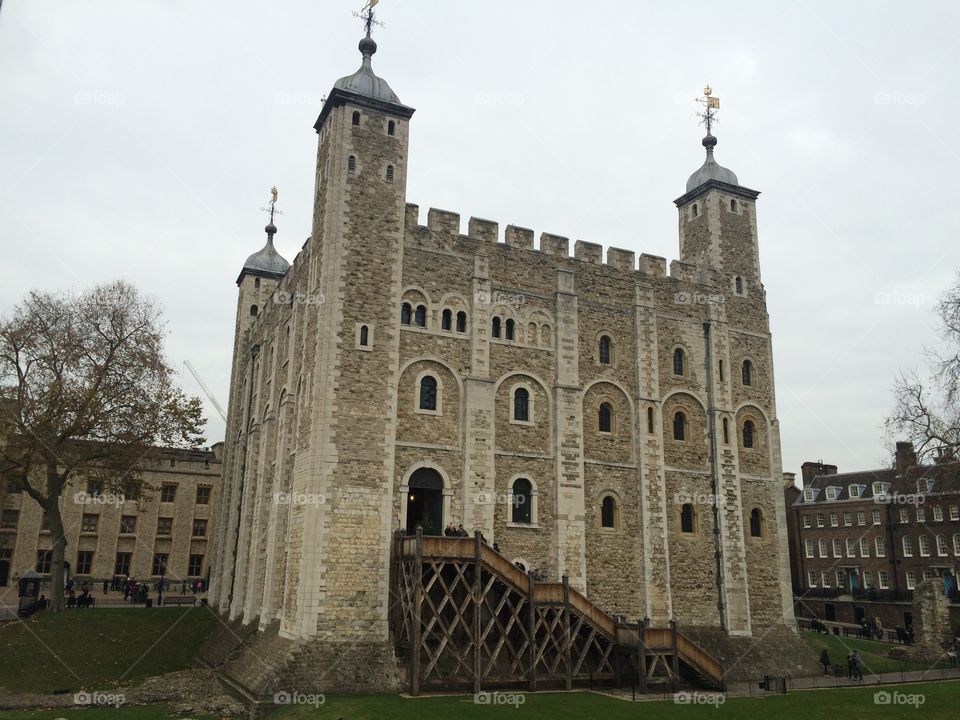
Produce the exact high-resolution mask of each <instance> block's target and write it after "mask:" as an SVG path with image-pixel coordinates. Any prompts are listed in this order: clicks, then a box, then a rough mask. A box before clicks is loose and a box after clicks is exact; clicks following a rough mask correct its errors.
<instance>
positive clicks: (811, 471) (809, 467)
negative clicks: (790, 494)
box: [800, 460, 837, 487]
mask: <svg viewBox="0 0 960 720" xmlns="http://www.w3.org/2000/svg"><path fill="white" fill-rule="evenodd" d="M836 474H837V466H836V465H825V464H824V463H823V460H817V462H810V461H808V462H805V463H804V464H803V465H801V466H800V478H801V487H807V486H808V485H809V484H810V483H811V482H813V479H814V478H815V477H816V476H817V475H836Z"/></svg>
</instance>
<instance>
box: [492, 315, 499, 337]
mask: <svg viewBox="0 0 960 720" xmlns="http://www.w3.org/2000/svg"><path fill="white" fill-rule="evenodd" d="M492 333H493V336H494V337H495V338H498V337H500V318H498V317H495V318H494V319H493V330H492Z"/></svg>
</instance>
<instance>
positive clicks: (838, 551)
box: [833, 538, 843, 558]
mask: <svg viewBox="0 0 960 720" xmlns="http://www.w3.org/2000/svg"><path fill="white" fill-rule="evenodd" d="M833 556H834V557H835V558H838V557H843V544H842V543H841V542H840V538H834V539H833Z"/></svg>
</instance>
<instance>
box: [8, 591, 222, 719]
mask: <svg viewBox="0 0 960 720" xmlns="http://www.w3.org/2000/svg"><path fill="white" fill-rule="evenodd" d="M217 622H218V621H217V618H216V616H215V615H214V614H213V612H211V611H210V610H209V609H207V608H202V607H196V608H150V609H146V608H120V609H103V610H97V609H90V610H68V611H65V612H61V613H40V614H38V615H35V616H34V617H32V618H30V619H28V620H27V621H26V622H24V623H20V622H11V623H4V624H3V625H0V686H3V687H4V688H6V689H7V690H12V691H14V692H38V693H49V692H52V691H54V690H58V689H70V690H71V691H72V692H76V691H77V690H79V689H80V688H86V689H87V690H95V689H103V688H108V687H113V686H116V685H118V684H120V683H123V684H128V683H134V682H136V681H138V680H140V679H142V678H144V677H147V676H149V675H159V674H161V673H165V672H171V671H173V670H184V669H186V668H189V667H191V666H192V664H193V660H194V658H195V657H196V654H197V651H198V649H199V647H200V643H202V642H203V640H204V638H206V637H207V635H209V634H210V633H211V632H212V631H213V629H214V628H215V627H216V625H217ZM25 717H26V716H25ZM31 717H33V716H31ZM36 717H45V716H43V715H37V716H36ZM54 717H57V716H54ZM70 717H74V715H70ZM76 717H78V718H82V717H87V716H86V715H82V714H79V713H78V714H76ZM89 717H100V716H99V715H90V716H89ZM144 717H152V716H144ZM157 717H162V716H159V715H158V716H157Z"/></svg>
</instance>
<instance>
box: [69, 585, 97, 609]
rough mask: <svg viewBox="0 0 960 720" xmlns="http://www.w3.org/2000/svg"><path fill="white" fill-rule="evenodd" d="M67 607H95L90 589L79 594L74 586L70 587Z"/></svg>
mask: <svg viewBox="0 0 960 720" xmlns="http://www.w3.org/2000/svg"><path fill="white" fill-rule="evenodd" d="M66 599H67V607H68V608H88V607H93V605H94V598H93V595H91V594H90V590H89V589H86V588H85V589H84V590H83V591H82V592H81V593H80V594H79V595H77V593H76V591H75V590H74V589H73V588H70V589H69V590H68V591H67V598H66Z"/></svg>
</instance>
